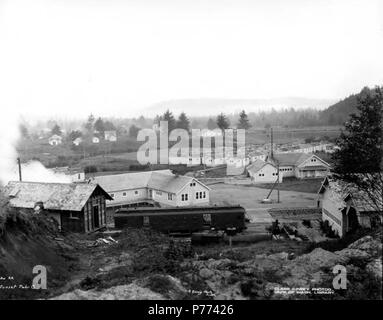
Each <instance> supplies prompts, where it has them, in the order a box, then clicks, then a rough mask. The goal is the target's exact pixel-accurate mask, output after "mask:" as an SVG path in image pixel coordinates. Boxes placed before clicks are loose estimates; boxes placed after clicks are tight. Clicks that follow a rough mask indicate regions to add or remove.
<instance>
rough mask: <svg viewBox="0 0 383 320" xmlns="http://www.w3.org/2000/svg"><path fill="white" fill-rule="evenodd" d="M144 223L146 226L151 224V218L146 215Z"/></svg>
mask: <svg viewBox="0 0 383 320" xmlns="http://www.w3.org/2000/svg"><path fill="white" fill-rule="evenodd" d="M143 222H144V223H143V224H144V227H147V226H149V225H150V220H149V217H144V221H143Z"/></svg>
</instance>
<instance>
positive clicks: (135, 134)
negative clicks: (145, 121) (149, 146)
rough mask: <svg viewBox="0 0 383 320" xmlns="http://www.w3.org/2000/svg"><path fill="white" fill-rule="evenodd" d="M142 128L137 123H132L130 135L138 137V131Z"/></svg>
mask: <svg viewBox="0 0 383 320" xmlns="http://www.w3.org/2000/svg"><path fill="white" fill-rule="evenodd" d="M140 130H141V128H139V127H137V126H136V125H134V124H132V125H131V126H130V128H129V136H130V137H131V138H134V139H136V138H137V135H138V132H139V131H140Z"/></svg>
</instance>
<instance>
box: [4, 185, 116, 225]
mask: <svg viewBox="0 0 383 320" xmlns="http://www.w3.org/2000/svg"><path fill="white" fill-rule="evenodd" d="M4 191H5V194H6V195H7V197H8V200H9V205H10V206H11V207H14V208H20V209H26V210H30V211H31V214H33V213H34V212H37V211H39V212H43V213H45V214H47V215H48V216H50V217H52V218H54V219H55V220H56V221H57V223H58V225H59V227H60V229H61V230H65V231H72V232H91V231H94V230H97V229H99V228H102V227H105V226H106V205H105V202H106V200H112V197H111V196H110V195H109V194H108V193H107V192H106V191H105V190H104V189H103V188H101V187H100V186H99V185H98V184H94V183H85V182H84V183H44V182H19V181H11V182H9V183H8V185H7V186H6V187H5V190H4Z"/></svg>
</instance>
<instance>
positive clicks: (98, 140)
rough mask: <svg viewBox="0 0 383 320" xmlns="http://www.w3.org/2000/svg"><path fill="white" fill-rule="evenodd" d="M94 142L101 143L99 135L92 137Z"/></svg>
mask: <svg viewBox="0 0 383 320" xmlns="http://www.w3.org/2000/svg"><path fill="white" fill-rule="evenodd" d="M92 143H100V138H99V137H96V136H94V137H92Z"/></svg>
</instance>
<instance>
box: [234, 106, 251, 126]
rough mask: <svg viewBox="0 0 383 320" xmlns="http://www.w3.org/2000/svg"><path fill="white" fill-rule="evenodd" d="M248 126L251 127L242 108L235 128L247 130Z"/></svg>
mask: <svg viewBox="0 0 383 320" xmlns="http://www.w3.org/2000/svg"><path fill="white" fill-rule="evenodd" d="M250 127H251V124H250V122H249V118H248V117H247V114H246V112H245V110H242V111H241V113H240V114H239V121H238V124H237V128H238V129H245V130H247V129H249V128H250Z"/></svg>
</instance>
